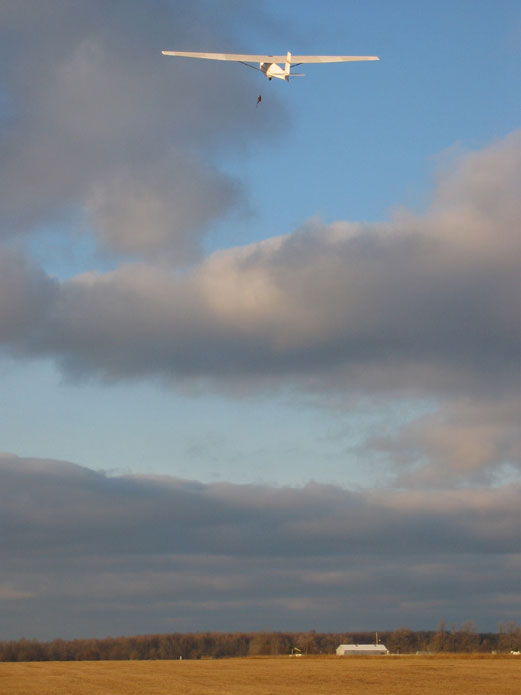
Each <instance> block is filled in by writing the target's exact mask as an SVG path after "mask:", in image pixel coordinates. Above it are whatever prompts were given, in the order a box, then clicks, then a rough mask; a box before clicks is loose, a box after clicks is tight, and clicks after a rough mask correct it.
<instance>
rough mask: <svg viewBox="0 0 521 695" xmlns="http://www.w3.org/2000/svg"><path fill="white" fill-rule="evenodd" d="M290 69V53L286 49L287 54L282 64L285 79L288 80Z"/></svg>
mask: <svg viewBox="0 0 521 695" xmlns="http://www.w3.org/2000/svg"><path fill="white" fill-rule="evenodd" d="M290 71H291V53H290V52H289V51H288V55H287V56H286V64H285V65H284V77H285V79H286V81H289V74H290Z"/></svg>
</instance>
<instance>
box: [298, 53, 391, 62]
mask: <svg viewBox="0 0 521 695" xmlns="http://www.w3.org/2000/svg"><path fill="white" fill-rule="evenodd" d="M355 60H380V58H378V56H294V55H292V56H291V62H292V63H348V62H351V61H355Z"/></svg>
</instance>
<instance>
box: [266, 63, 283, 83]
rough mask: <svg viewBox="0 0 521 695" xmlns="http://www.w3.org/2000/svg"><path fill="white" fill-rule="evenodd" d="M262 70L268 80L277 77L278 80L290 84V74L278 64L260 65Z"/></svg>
mask: <svg viewBox="0 0 521 695" xmlns="http://www.w3.org/2000/svg"><path fill="white" fill-rule="evenodd" d="M260 70H261V72H263V73H264V74H265V75H266V77H267V78H268V80H271V79H272V78H273V77H276V78H277V79H278V80H286V82H289V74H288V73H287V72H285V71H284V70H283V69H282V68H281V67H280V65H278V64H277V63H260Z"/></svg>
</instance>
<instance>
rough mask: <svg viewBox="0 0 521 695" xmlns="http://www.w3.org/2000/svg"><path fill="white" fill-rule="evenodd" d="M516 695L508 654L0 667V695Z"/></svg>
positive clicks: (517, 676)
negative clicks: (478, 694) (470, 694)
mask: <svg viewBox="0 0 521 695" xmlns="http://www.w3.org/2000/svg"><path fill="white" fill-rule="evenodd" d="M476 692H477V693H483V694H484V695H495V694H496V693H497V694H498V695H499V694H501V695H519V693H520V692H521V659H520V658H519V657H517V658H516V657H509V656H472V657H469V656H458V655H454V656H442V657H437V656H400V657H394V656H387V657H303V658H302V659H290V658H288V657H265V658H243V659H223V660H218V661H181V662H180V661H83V662H30V663H27V662H24V663H0V693H2V695H4V694H5V695H32V694H33V693H34V694H35V695H36V694H37V695H62V694H63V695H144V694H147V695H149V694H150V695H166V694H167V693H168V695H172V694H174V693H175V694H177V693H179V695H235V694H236V693H237V694H239V693H241V694H242V695H243V694H245V695H268V694H269V695H274V694H276V695H308V694H309V695H312V694H313V695H317V694H320V693H324V694H326V693H327V695H340V694H342V695H345V694H346V693H349V695H362V693H363V694H364V695H368V694H372V693H375V694H376V693H378V695H382V694H385V695H416V694H418V695H420V693H421V695H429V694H430V693H432V694H433V695H434V694H436V695H445V694H447V695H449V694H450V695H462V694H463V693H465V694H467V693H476Z"/></svg>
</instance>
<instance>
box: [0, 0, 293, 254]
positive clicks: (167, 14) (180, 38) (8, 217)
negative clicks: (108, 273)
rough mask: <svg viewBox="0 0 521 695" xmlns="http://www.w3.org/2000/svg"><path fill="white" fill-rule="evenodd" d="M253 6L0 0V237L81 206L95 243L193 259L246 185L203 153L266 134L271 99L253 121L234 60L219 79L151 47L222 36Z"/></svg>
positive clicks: (211, 69) (218, 42) (208, 69)
mask: <svg viewBox="0 0 521 695" xmlns="http://www.w3.org/2000/svg"><path fill="white" fill-rule="evenodd" d="M259 13H260V11H259V10H258V9H256V8H255V7H254V4H253V3H250V2H241V3H237V2H234V1H233V0H224V1H223V2H221V3H219V12H218V13H216V11H215V6H213V3H208V2H207V1H206V0H194V2H190V3H184V2H178V1H175V0H172V1H170V2H167V1H166V0H162V1H160V2H157V3H155V4H154V11H153V12H150V11H148V10H147V6H146V3H143V2H136V1H132V2H124V1H122V0H115V1H114V2H111V3H110V7H109V6H107V3H104V2H102V1H101V0H100V1H98V0H96V1H90V2H79V3H78V2H64V1H62V0H52V1H51V0H50V1H49V2H47V3H45V7H43V6H42V3H39V2H36V1H31V2H25V3H18V2H10V1H8V2H7V3H2V8H1V9H0V19H1V29H0V32H1V34H0V39H1V41H0V59H2V64H3V66H4V70H3V74H2V78H1V82H0V94H2V93H3V95H4V101H5V102H6V103H7V104H8V108H7V109H6V114H5V116H4V118H3V119H2V114H1V113H0V210H1V211H2V212H1V215H0V235H1V236H2V237H4V238H6V237H12V236H13V235H16V234H19V233H21V232H22V233H27V232H29V231H31V230H33V229H35V228H37V227H38V226H39V225H42V224H48V223H50V222H54V221H57V220H63V219H69V218H70V216H71V214H72V213H73V212H76V213H77V212H78V211H79V212H80V213H82V214H83V215H84V216H85V226H86V228H87V229H90V230H92V233H93V234H94V235H95V237H96V239H97V242H98V245H99V246H100V248H101V249H105V250H106V249H108V250H109V251H112V252H114V253H123V254H126V255H131V256H138V257H150V256H153V257H157V256H164V254H167V255H168V256H169V258H170V260H171V261H172V262H173V261H175V262H185V261H186V260H193V258H194V257H195V255H196V254H197V252H198V250H199V241H200V238H201V236H202V234H203V233H204V232H205V231H206V229H207V226H208V224H209V223H210V222H211V221H213V220H214V219H215V218H216V217H220V216H222V215H224V214H225V213H227V212H229V211H230V210H231V209H232V208H233V207H234V206H236V205H237V204H238V202H240V200H241V198H242V197H243V194H244V192H243V191H241V188H240V186H239V184H238V182H237V181H232V180H230V178H229V177H227V176H226V175H224V174H223V173H222V172H219V171H218V170H217V169H216V168H215V167H214V166H213V165H212V163H211V162H212V158H213V154H214V153H215V152H216V150H217V149H219V148H220V147H222V146H224V145H225V146H226V148H227V150H228V151H230V150H231V149H233V148H239V149H240V148H244V147H245V146H247V145H248V143H250V142H252V141H255V140H257V139H258V138H265V137H270V136H269V133H270V132H275V128H270V124H272V123H273V118H274V111H273V110H272V106H274V105H276V99H275V98H274V100H273V104H272V105H269V104H268V105H267V108H266V109H263V114H262V118H263V126H264V127H263V128H260V127H259V125H260V121H258V120H256V119H260V116H259V114H258V113H256V112H255V111H254V110H252V108H251V107H252V103H253V101H252V99H253V98H254V97H253V93H252V85H251V75H249V74H248V75H246V71H242V70H241V68H240V66H239V67H237V66H236V70H235V71H234V72H233V73H232V77H231V78H230V73H229V72H224V71H223V70H222V69H220V68H219V66H210V65H206V66H204V67H202V66H200V65H194V64H192V62H190V61H174V60H169V59H167V58H165V57H164V56H162V55H161V53H160V51H161V49H162V48H165V47H171V46H174V47H177V46H185V45H187V44H191V45H198V46H202V47H203V48H204V47H208V48H212V47H214V49H215V50H218V49H219V47H220V46H223V45H226V46H233V45H234V42H235V40H236V39H235V37H234V33H235V31H236V29H237V26H238V25H240V23H241V21H245V20H247V19H256V18H258V16H259ZM221 67H222V66H221ZM232 70H233V66H232ZM249 79H250V81H248V80H249ZM280 117H281V118H282V120H284V115H281V113H280V111H279V118H280Z"/></svg>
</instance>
